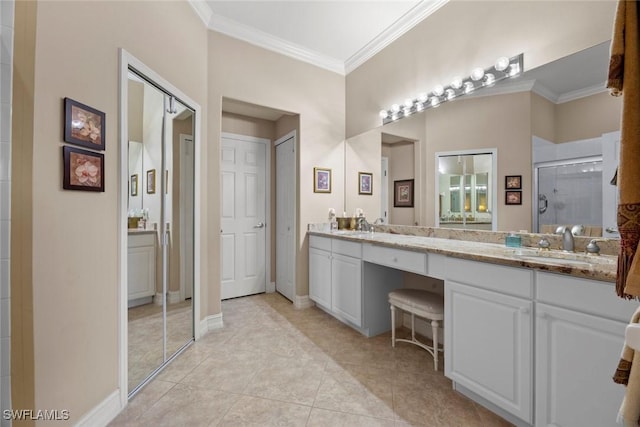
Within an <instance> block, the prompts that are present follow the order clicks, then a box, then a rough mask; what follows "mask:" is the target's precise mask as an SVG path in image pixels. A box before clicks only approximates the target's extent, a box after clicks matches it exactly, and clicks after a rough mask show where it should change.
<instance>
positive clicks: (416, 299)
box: [389, 289, 444, 371]
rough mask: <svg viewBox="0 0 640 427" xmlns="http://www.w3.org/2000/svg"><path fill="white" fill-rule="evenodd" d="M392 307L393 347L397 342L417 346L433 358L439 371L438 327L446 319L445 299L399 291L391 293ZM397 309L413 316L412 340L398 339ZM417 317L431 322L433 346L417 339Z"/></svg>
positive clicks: (418, 292)
mask: <svg viewBox="0 0 640 427" xmlns="http://www.w3.org/2000/svg"><path fill="white" fill-rule="evenodd" d="M389 304H390V305H391V346H392V347H395V346H396V341H403V342H408V343H411V344H415V345H417V346H418V347H421V348H423V349H425V350H427V351H428V352H429V353H430V354H431V355H432V356H433V369H434V370H436V371H437V370H438V351H442V350H440V349H438V326H439V324H440V321H442V320H443V319H444V297H443V296H442V295H438V294H435V293H433V292H429V291H423V290H420V289H397V290H395V291H393V292H389ZM396 308H399V309H400V310H403V311H406V312H407V313H410V314H411V339H410V340H409V339H403V338H396ZM415 316H418V317H421V318H424V319H427V320H430V321H431V330H432V331H433V346H428V345H426V344H424V343H421V342H420V341H418V340H417V339H416V328H415Z"/></svg>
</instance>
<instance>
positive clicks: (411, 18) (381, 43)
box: [344, 0, 449, 74]
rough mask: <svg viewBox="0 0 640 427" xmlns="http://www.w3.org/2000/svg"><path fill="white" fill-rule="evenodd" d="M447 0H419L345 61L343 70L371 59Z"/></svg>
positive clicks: (347, 72)
mask: <svg viewBox="0 0 640 427" xmlns="http://www.w3.org/2000/svg"><path fill="white" fill-rule="evenodd" d="M448 2H449V0H431V1H421V2H420V3H418V4H417V5H415V6H414V7H413V8H412V9H411V10H409V11H408V12H407V13H405V14H404V15H402V17H401V18H400V19H398V20H397V21H396V22H395V23H394V24H393V25H391V26H390V27H389V28H387V29H386V30H384V31H383V32H382V33H380V34H379V35H378V36H376V38H374V39H373V40H371V41H370V42H369V43H367V44H366V45H365V46H364V47H363V48H362V49H360V50H359V51H358V52H356V53H355V54H353V55H352V56H351V57H350V58H349V59H347V60H346V61H345V65H344V68H345V71H346V74H349V73H350V72H352V71H353V70H355V69H356V68H358V67H359V66H360V65H362V64H364V63H365V62H366V61H368V60H369V59H371V57H373V56H374V55H375V54H376V53H378V52H380V51H381V50H382V49H384V48H385V47H387V46H388V45H390V44H391V43H393V42H394V41H395V40H396V39H398V38H399V37H400V36H402V35H403V34H405V33H406V32H407V31H409V30H410V29H412V28H413V27H415V26H416V25H418V24H419V23H420V22H422V21H423V20H424V19H425V18H427V17H428V16H429V15H431V14H432V13H434V12H435V11H437V10H438V9H440V8H441V7H442V6H444V5H445V4H446V3H448Z"/></svg>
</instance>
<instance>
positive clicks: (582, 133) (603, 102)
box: [554, 91, 622, 142]
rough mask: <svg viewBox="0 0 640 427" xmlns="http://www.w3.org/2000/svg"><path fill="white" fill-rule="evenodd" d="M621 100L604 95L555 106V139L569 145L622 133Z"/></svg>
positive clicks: (603, 93) (607, 93) (620, 98)
mask: <svg viewBox="0 0 640 427" xmlns="http://www.w3.org/2000/svg"><path fill="white" fill-rule="evenodd" d="M621 114H622V97H615V96H611V95H610V94H609V92H608V91H607V92H601V93H599V94H597V95H592V96H589V97H586V98H580V99H576V100H575V101H570V102H565V103H563V104H558V105H557V106H556V139H555V140H554V142H570V141H577V140H581V139H589V138H598V137H600V136H602V134H603V133H608V132H613V131H616V130H619V129H620V117H622V116H621Z"/></svg>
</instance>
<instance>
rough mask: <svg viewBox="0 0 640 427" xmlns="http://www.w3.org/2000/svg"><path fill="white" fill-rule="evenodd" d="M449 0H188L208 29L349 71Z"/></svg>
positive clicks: (345, 71) (339, 69) (338, 70)
mask: <svg viewBox="0 0 640 427" xmlns="http://www.w3.org/2000/svg"><path fill="white" fill-rule="evenodd" d="M447 1H448V0H379V1H366V0H347V1H331V0H314V1H295V0H289V1H268V0H259V1H244V0H235V1H220V0H189V2H190V3H191V5H192V6H193V8H194V9H195V10H196V11H197V12H198V14H199V15H200V17H201V18H202V20H203V21H204V23H205V24H206V25H207V27H208V28H210V29H212V30H214V31H218V32H221V33H224V34H227V35H229V36H231V37H234V38H237V39H240V40H244V41H247V42H249V43H252V44H255V45H258V46H261V47H264V48H267V49H270V50H274V51H276V52H279V53H282V54H285V55H288V56H291V57H294V58H296V59H299V60H302V61H306V62H309V63H312V64H314V65H316V66H319V67H322V68H325V69H328V70H331V71H334V72H337V73H340V74H348V73H349V72H350V71H352V70H354V69H355V68H357V67H358V66H359V65H360V64H362V63H364V62H365V61H366V60H367V59H369V58H370V57H372V56H373V55H375V54H376V53H377V52H379V51H380V50H381V49H383V48H384V47H385V46H387V45H388V44H389V43H391V42H392V41H394V40H395V39H397V38H398V37H400V36H401V35H402V34H404V33H405V32H407V31H408V30H410V29H411V28H413V27H414V26H415V25H416V24H418V23H419V22H420V21H422V20H423V19H425V18H426V17H427V16H429V15H430V14H432V13H433V12H435V11H436V10H437V9H438V8H440V7H441V6H442V5H444V4H445V3H446V2H447Z"/></svg>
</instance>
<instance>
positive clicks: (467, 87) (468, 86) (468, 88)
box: [464, 82, 475, 93]
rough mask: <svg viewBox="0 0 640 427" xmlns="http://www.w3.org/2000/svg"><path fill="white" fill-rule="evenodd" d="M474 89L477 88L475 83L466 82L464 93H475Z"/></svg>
mask: <svg viewBox="0 0 640 427" xmlns="http://www.w3.org/2000/svg"><path fill="white" fill-rule="evenodd" d="M473 89H475V87H474V86H473V83H471V82H466V83H465V84H464V93H470V92H473Z"/></svg>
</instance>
